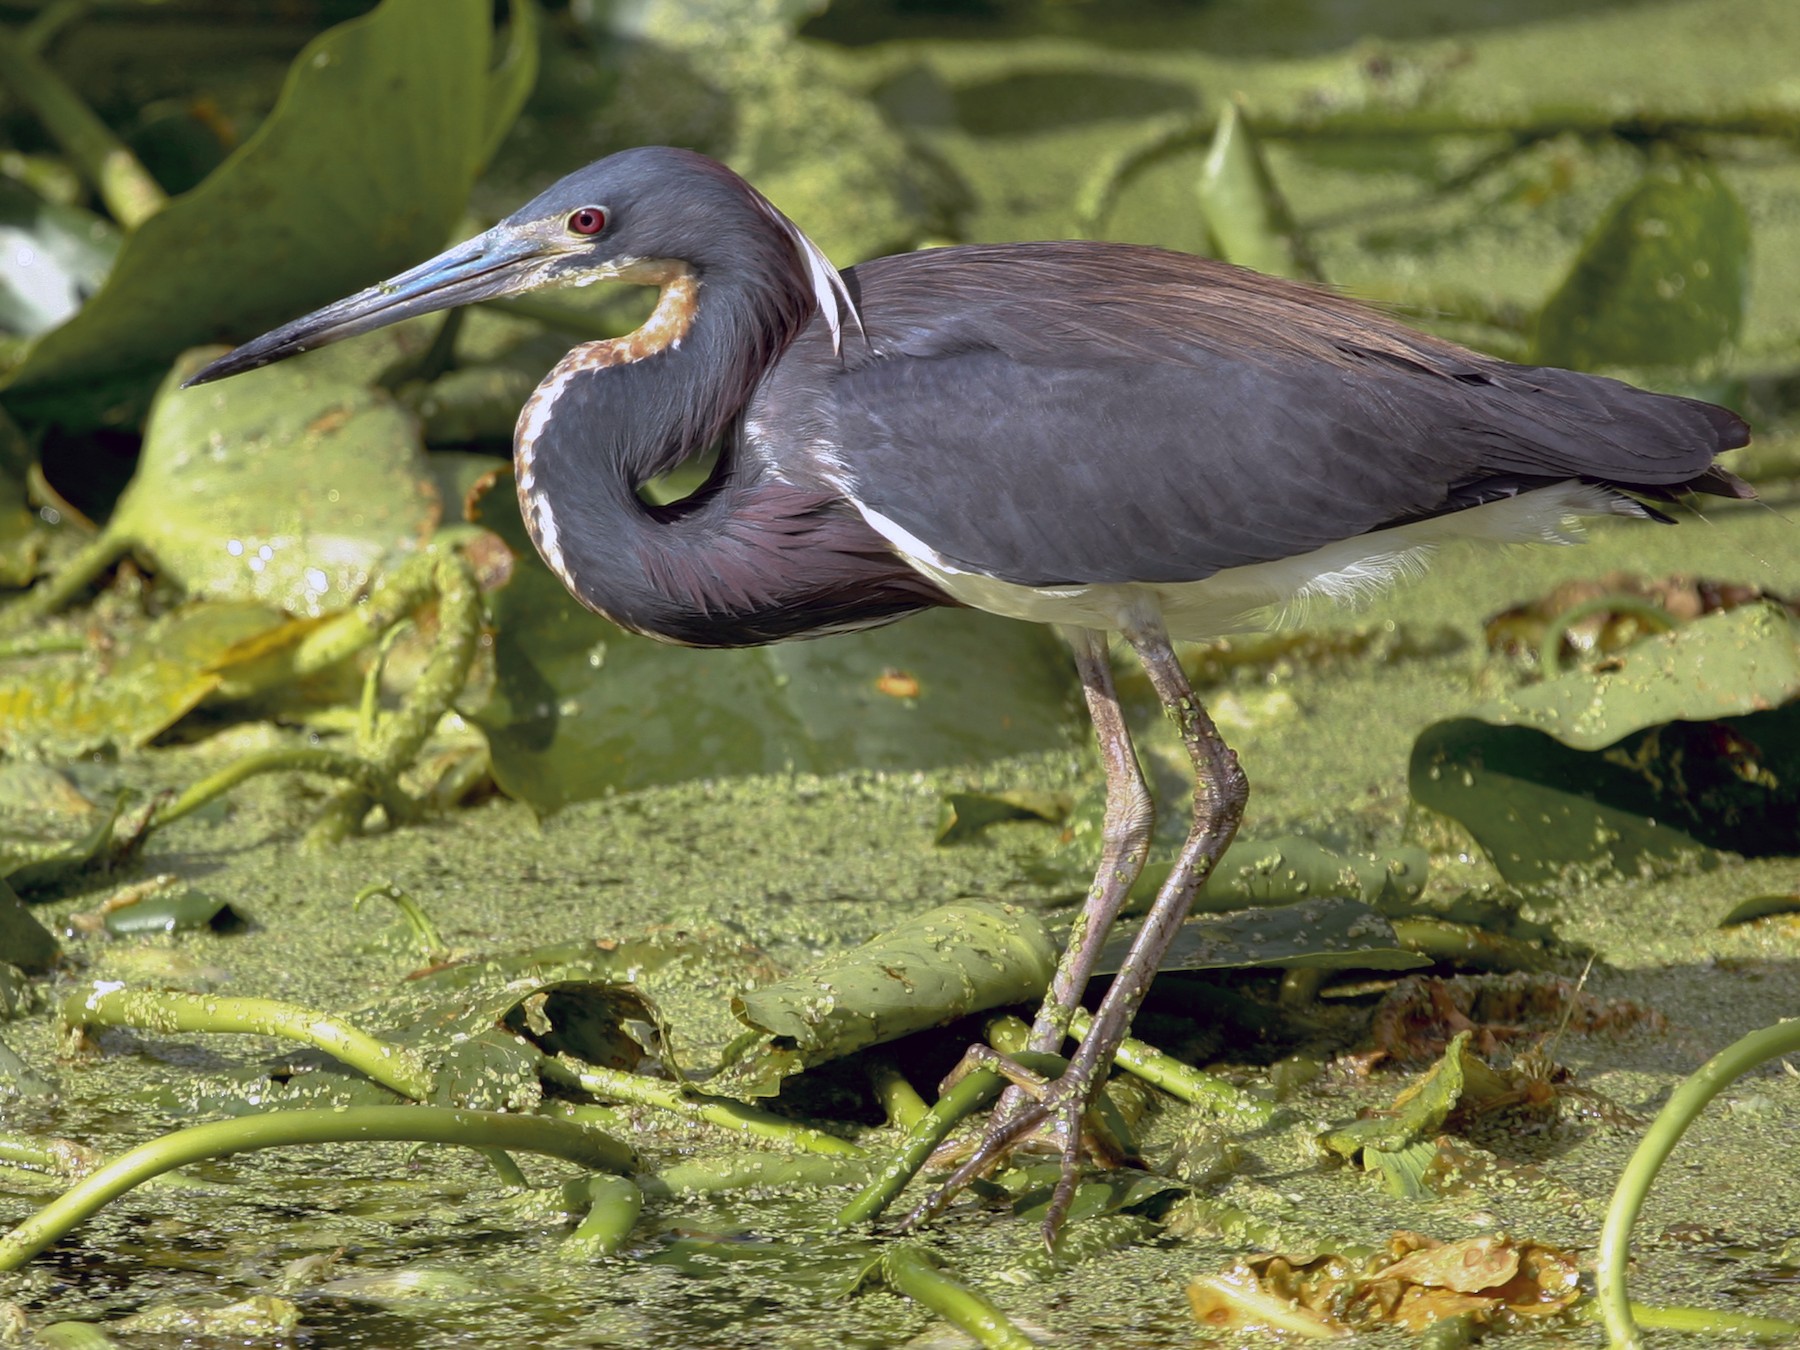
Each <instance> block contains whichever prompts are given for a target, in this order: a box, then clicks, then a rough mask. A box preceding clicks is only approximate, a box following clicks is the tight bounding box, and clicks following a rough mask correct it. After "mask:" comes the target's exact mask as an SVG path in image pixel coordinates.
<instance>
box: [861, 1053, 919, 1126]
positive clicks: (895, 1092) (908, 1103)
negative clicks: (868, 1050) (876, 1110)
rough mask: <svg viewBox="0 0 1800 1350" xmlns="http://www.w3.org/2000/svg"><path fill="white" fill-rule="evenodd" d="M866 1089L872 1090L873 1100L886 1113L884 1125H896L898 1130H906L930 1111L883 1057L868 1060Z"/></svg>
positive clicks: (888, 1060) (902, 1076)
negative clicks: (867, 1084) (886, 1119)
mask: <svg viewBox="0 0 1800 1350" xmlns="http://www.w3.org/2000/svg"><path fill="white" fill-rule="evenodd" d="M869 1086H870V1087H871V1088H872V1089H874V1092H875V1100H876V1101H878V1102H880V1103H881V1109H882V1110H883V1111H885V1112H886V1113H887V1118H888V1124H890V1125H897V1126H899V1127H900V1128H901V1129H902V1130H910V1129H911V1128H912V1127H913V1126H915V1125H917V1124H918V1123H919V1122H920V1121H921V1120H923V1119H925V1113H926V1112H927V1111H929V1110H930V1109H931V1108H930V1107H929V1106H927V1105H926V1104H925V1099H924V1098H923V1097H921V1096H920V1095H919V1093H918V1090H917V1089H916V1088H914V1087H913V1085H912V1084H911V1083H909V1082H907V1081H906V1075H905V1074H903V1073H901V1072H900V1068H899V1066H898V1065H896V1064H895V1063H894V1061H893V1060H891V1059H888V1058H886V1057H884V1056H881V1055H875V1056H871V1057H870V1059H869Z"/></svg>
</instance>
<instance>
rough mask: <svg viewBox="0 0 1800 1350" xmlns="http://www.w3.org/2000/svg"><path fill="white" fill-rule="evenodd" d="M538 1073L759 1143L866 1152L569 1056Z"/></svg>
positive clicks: (769, 1115)
mask: <svg viewBox="0 0 1800 1350" xmlns="http://www.w3.org/2000/svg"><path fill="white" fill-rule="evenodd" d="M538 1071H539V1072H540V1073H541V1074H542V1075H543V1076H544V1077H545V1078H547V1079H549V1080H550V1081H552V1082H555V1083H561V1084H562V1085H564V1086H565V1087H574V1088H580V1089H581V1090H582V1091H583V1092H587V1093H591V1094H592V1095H593V1096H596V1097H602V1098H605V1099H606V1100H608V1101H615V1102H626V1103H629V1104H630V1105H633V1106H649V1107H654V1108H655V1109H656V1110H659V1111H673V1112H675V1113H676V1114H677V1115H682V1116H686V1117H688V1118H689V1119H690V1120H703V1121H705V1122H706V1123H707V1124H709V1125H717V1126H718V1127H720V1128H721V1129H726V1130H732V1131H734V1132H736V1133H738V1134H746V1135H750V1136H752V1137H753V1138H757V1139H768V1140H771V1141H773V1142H775V1143H780V1144H786V1145H787V1146H788V1147H790V1148H796V1149H799V1150H801V1151H802V1152H805V1153H822V1154H829V1155H835V1156H837V1157H841V1158H861V1157H863V1156H864V1150H863V1149H862V1148H861V1147H860V1146H858V1145H856V1144H853V1143H851V1142H850V1141H849V1140H848V1139H840V1138H838V1137H837V1136H836V1135H835V1134H827V1133H825V1131H823V1130H815V1129H813V1128H812V1127H811V1126H807V1125H796V1124H795V1123H794V1122H793V1121H791V1120H788V1119H786V1118H784V1117H782V1116H778V1115H775V1114H774V1113H773V1112H769V1111H759V1110H757V1109H756V1108H755V1107H754V1106H746V1105H744V1104H743V1103H742V1102H737V1101H732V1100H731V1099H730V1098H728V1097H708V1096H705V1095H703V1094H700V1093H687V1092H683V1091H682V1090H681V1089H680V1088H679V1087H677V1086H675V1085H674V1084H673V1083H664V1082H659V1081H658V1080H656V1079H654V1078H645V1077H643V1076H642V1075H640V1074H635V1073H623V1072H621V1071H619V1070H618V1069H606V1068H601V1067H600V1066H598V1065H594V1064H584V1063H582V1062H580V1061H579V1060H576V1059H573V1058H571V1057H570V1056H568V1055H558V1056H557V1057H556V1058H554V1059H552V1058H550V1057H549V1056H548V1055H546V1056H544V1057H543V1058H542V1059H541V1060H540V1061H539V1062H538Z"/></svg>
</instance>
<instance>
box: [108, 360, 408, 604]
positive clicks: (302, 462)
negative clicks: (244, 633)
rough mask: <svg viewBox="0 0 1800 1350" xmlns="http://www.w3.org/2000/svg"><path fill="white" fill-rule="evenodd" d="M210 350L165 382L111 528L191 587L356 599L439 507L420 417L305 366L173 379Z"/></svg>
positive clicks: (308, 599)
mask: <svg viewBox="0 0 1800 1350" xmlns="http://www.w3.org/2000/svg"><path fill="white" fill-rule="evenodd" d="M205 359H206V356H205V352H204V351H202V352H195V353H191V354H190V355H188V356H187V357H184V358H183V360H182V361H181V362H180V363H179V364H178V365H177V366H176V368H175V370H174V371H173V372H172V373H171V374H170V375H169V378H168V379H167V380H166V381H165V382H164V384H163V387H162V390H161V391H160V392H159V394H158V395H157V400H156V404H155V406H154V408H153V410H152V412H151V415H150V425H149V427H148V428H147V429H146V431H145V434H144V451H143V456H142V458H141V459H140V460H139V462H138V469H137V473H136V475H135V476H134V477H133V478H132V480H131V483H130V485H129V486H128V487H127V488H126V489H125V493H124V495H123V496H121V497H120V498H119V504H118V508H117V509H116V510H115V511H114V513H113V517H112V519H111V520H110V521H108V522H107V527H106V533H107V535H108V536H109V537H112V538H115V539H117V540H119V541H121V543H122V544H128V545H130V546H133V547H137V548H141V549H143V550H144V551H145V552H147V553H149V554H150V555H151V556H152V557H153V558H154V559H155V561H156V565H157V567H158V568H159V570H161V571H162V572H163V573H165V574H166V575H167V576H169V577H170V578H171V579H173V580H174V581H176V582H177V583H178V584H179V585H180V586H181V587H182V589H183V590H184V591H185V592H187V593H188V594H189V595H194V596H214V597H218V598H230V599H257V600H262V601H264V602H266V603H269V604H272V605H276V606H279V607H280V608H282V609H284V610H286V611H288V612H289V613H291V614H307V615H316V614H321V613H325V612H328V611H330V610H334V609H341V608H343V607H344V606H346V605H348V604H350V603H351V602H352V601H353V600H354V599H355V598H356V597H357V596H358V595H360V594H361V593H362V592H363V591H364V589H365V588H366V587H367V585H368V582H369V578H370V576H371V575H372V574H373V572H374V571H375V569H376V568H377V567H378V566H379V565H380V564H381V563H382V562H383V561H384V560H386V559H387V558H388V557H389V556H390V555H392V554H394V553H396V552H399V551H401V550H404V549H407V548H412V547H416V546H418V545H420V544H422V543H424V541H425V539H426V538H427V537H428V536H429V534H430V532H431V530H432V529H433V527H435V526H436V524H437V523H438V519H439V517H440V515H441V514H442V508H441V506H440V504H439V502H438V496H437V491H436V489H435V488H434V487H433V485H432V482H431V478H430V474H429V473H428V471H427V469H426V466H425V454H424V448H423V447H422V446H421V445H420V443H419V434H418V428H417V425H416V424H415V423H414V421H413V419H412V416H411V414H409V413H407V412H405V411H404V410H403V409H401V408H400V406H399V405H398V404H396V403H395V402H394V401H393V399H392V398H390V397H389V396H388V395H387V394H386V393H385V392H384V391H382V390H379V389H371V388H369V387H367V386H366V385H365V384H364V383H362V382H361V381H360V380H353V379H344V378H341V377H338V376H337V375H336V374H335V373H334V372H333V371H332V370H331V368H330V365H329V364H328V363H326V364H324V365H320V364H312V363H304V362H289V363H285V364H282V365H278V366H270V367H268V368H266V369H263V370H257V371H251V372H249V373H248V374H245V375H242V376H240V377H239V378H237V379H235V380H232V381H230V382H229V383H228V384H214V385H204V386H202V387H200V388H198V389H182V388H180V387H179V385H180V382H181V380H182V379H183V378H184V377H185V376H187V375H191V374H192V373H193V372H194V370H195V369H196V368H197V367H198V366H199V365H200V364H203V363H204V361H205ZM202 447H204V449H202Z"/></svg>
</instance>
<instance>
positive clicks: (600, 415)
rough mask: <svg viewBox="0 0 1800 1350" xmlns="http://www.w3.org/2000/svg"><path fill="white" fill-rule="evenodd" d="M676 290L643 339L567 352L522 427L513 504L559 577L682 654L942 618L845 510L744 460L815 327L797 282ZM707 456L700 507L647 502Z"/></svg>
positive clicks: (932, 598)
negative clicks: (672, 475)
mask: <svg viewBox="0 0 1800 1350" xmlns="http://www.w3.org/2000/svg"><path fill="white" fill-rule="evenodd" d="M672 275H673V277H674V279H673V280H671V281H670V282H669V283H668V284H666V285H665V286H664V291H663V300H662V302H661V303H659V305H658V308H657V313H656V314H655V315H653V316H652V319H651V320H650V321H649V322H648V323H646V325H645V327H644V328H642V329H640V330H639V331H638V332H637V333H634V334H631V335H629V336H627V337H624V338H619V339H615V340H613V341H612V342H610V343H591V344H587V345H586V346H585V347H580V348H576V349H575V350H574V351H573V352H571V353H570V354H569V356H568V357H567V358H565V359H564V361H563V362H562V363H560V364H559V365H558V367H557V368H556V370H554V371H552V372H551V374H550V376H549V377H547V378H546V380H545V381H544V383H543V385H541V386H540V387H539V390H538V392H537V393H536V394H535V395H534V396H533V398H532V400H531V402H529V403H527V405H526V408H525V410H524V412H523V413H522V414H521V416H520V423H519V436H518V439H517V442H516V445H515V451H516V460H517V472H518V482H519V495H520V505H521V509H522V510H523V511H524V514H525V517H526V522H527V525H528V526H529V527H530V529H531V531H532V536H533V538H534V540H535V541H536V542H537V545H538V551H539V552H540V553H542V554H543V556H544V559H545V561H546V562H547V563H549V565H550V566H551V568H552V570H554V571H555V572H556V573H557V574H558V575H559V576H560V577H561V578H562V580H563V583H564V584H565V585H566V586H568V588H569V590H570V591H571V592H572V593H573V594H574V595H575V596H576V598H578V599H579V600H580V601H581V602H582V603H583V604H585V605H587V606H588V607H589V608H590V609H593V610H595V611H596V612H598V613H600V614H602V615H604V616H605V617H606V618H608V619H611V620H612V621H613V622H615V623H617V624H619V625H620V626H621V627H624V628H628V629H631V630H633V631H635V632H639V633H644V634H646V635H648V636H651V637H656V638H662V639H664V640H667V641H672V642H680V643H685V644H688V645H692V646H705V647H735V646H753V645H758V644H761V643H765V642H773V641H779V640H781V639H783V638H789V637H800V636H808V635H812V634H816V633H821V632H828V631H841V630H843V629H846V628H857V627H866V626H869V625H871V624H875V623H883V622H887V621H889V620H891V619H895V618H899V617H900V616H901V615H903V614H906V613H910V612H912V611H913V610H916V609H919V608H922V607H924V606H927V605H930V604H934V603H945V600H944V597H943V596H941V594H940V593H939V592H937V591H936V589H935V588H934V587H932V586H931V585H930V583H929V582H927V581H925V580H924V578H922V577H919V576H918V575H917V574H915V573H913V572H912V571H911V569H909V568H908V567H906V565H905V564H904V563H903V562H902V561H901V560H900V559H899V558H898V557H896V556H895V555H894V554H893V552H892V551H891V550H890V549H889V548H888V546H887V544H886V542H885V541H884V540H882V539H881V538H880V536H878V535H876V534H875V533H874V531H873V530H871V529H869V527H868V526H867V525H866V524H865V523H864V522H863V520H862V518H861V516H860V515H858V514H857V512H856V510H855V508H854V507H853V506H851V505H850V504H849V503H847V502H845V501H843V500H842V499H840V498H837V497H828V496H822V495H820V494H819V493H817V492H809V491H803V490H801V489H798V488H795V487H792V486H791V485H789V484H786V483H784V482H781V481H779V480H778V479H777V478H776V477H774V476H773V475H772V474H771V473H770V472H769V470H768V468H767V466H765V465H763V464H761V463H760V462H758V461H756V460H754V459H753V458H751V457H749V456H746V455H743V454H741V453H740V431H741V421H742V415H743V411H744V409H745V407H746V405H747V404H748V403H749V401H750V398H751V396H752V394H753V393H754V392H755V389H756V387H757V384H758V383H759V382H760V381H761V379H762V377H763V375H764V374H765V373H766V372H767V371H768V370H769V369H770V368H771V367H772V366H773V365H774V364H775V363H776V362H777V361H778V360H779V359H780V358H781V355H782V353H783V352H784V351H785V350H786V349H787V347H788V345H789V343H791V342H792V341H793V339H794V337H795V336H796V335H797V334H798V333H799V331H800V330H801V328H802V327H803V326H804V325H805V324H806V322H807V321H808V319H809V318H810V315H811V310H812V306H813V302H812V297H811V294H810V292H809V291H807V290H805V289H803V283H802V281H801V279H800V278H799V277H798V276H795V277H794V278H791V279H790V281H789V282H788V284H776V285H770V284H767V283H765V284H763V285H760V286H757V287H755V288H752V287H751V286H749V285H747V284H744V283H742V282H739V281H738V280H736V279H735V278H731V277H718V276H711V277H709V276H707V275H705V274H700V275H699V276H698V285H697V286H691V285H690V283H689V281H684V280H682V279H681V278H683V277H686V278H689V279H690V281H691V279H692V277H693V274H692V273H688V272H685V271H683V272H678V273H674V274H672ZM684 285H687V286H689V289H688V291H687V293H686V294H685V295H684V294H683V293H682V290H681V288H682V287H683V286H684ZM684 306H685V309H684V308H683V307H684ZM715 443H717V444H718V445H719V447H720V453H719V459H718V466H717V468H716V469H715V470H714V472H713V475H712V477H711V479H710V480H709V481H708V482H707V483H706V485H705V486H704V487H702V488H701V489H700V490H699V491H698V492H697V493H695V494H694V495H693V496H692V497H689V498H687V499H686V500H684V501H681V502H677V503H673V504H671V505H669V506H661V507H658V506H651V505H649V504H648V503H646V502H644V501H643V500H642V499H641V498H640V497H639V495H638V492H639V489H641V488H642V487H643V486H644V485H645V484H646V483H648V482H649V481H650V480H651V479H653V478H656V477H658V476H660V475H662V474H665V473H667V472H668V471H669V470H671V469H673V468H675V467H676V466H677V465H679V464H682V463H684V462H686V461H688V460H690V459H692V458H693V457H694V456H696V455H698V454H700V453H702V452H703V451H705V450H707V449H708V448H710V447H711V446H712V445H714V444H715Z"/></svg>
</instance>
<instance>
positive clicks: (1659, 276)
mask: <svg viewBox="0 0 1800 1350" xmlns="http://www.w3.org/2000/svg"><path fill="white" fill-rule="evenodd" d="M1749 282H1750V222H1749V218H1748V217H1747V216H1746V215H1745V214H1744V208H1743V205H1742V203H1740V202H1739V201H1738V199H1737V196H1736V194H1735V193H1733V192H1732V190H1731V188H1730V186H1729V185H1727V183H1726V182H1725V179H1724V178H1723V177H1722V176H1721V175H1720V173H1719V171H1718V169H1716V168H1715V167H1714V166H1713V165H1712V164H1711V162H1709V161H1707V160H1704V159H1699V158H1696V157H1694V156H1691V155H1679V156H1671V157H1670V158H1668V159H1666V160H1664V161H1663V162H1661V163H1659V164H1656V165H1654V166H1652V167H1651V168H1650V169H1649V171H1648V172H1646V173H1645V175H1644V177H1643V179H1642V180H1641V181H1640V182H1639V183H1638V184H1637V186H1635V187H1633V188H1632V189H1631V190H1630V191H1628V192H1627V193H1626V194H1625V195H1624V196H1623V197H1621V198H1620V199H1619V200H1618V201H1617V202H1615V203H1614V204H1613V207H1612V209H1611V211H1609V212H1608V214H1607V216H1606V218H1605V219H1604V220H1603V221H1601V222H1600V224H1599V225H1598V226H1596V227H1595V229H1594V232H1593V234H1592V235H1591V236H1590V237H1589V239H1588V241H1587V244H1586V245H1585V246H1584V247H1583V248H1582V251H1581V255H1580V257H1578V258H1577V259H1576V260H1575V266H1574V267H1573V269H1572V270H1571V271H1570V273H1569V275H1568V278H1567V279H1566V280H1565V281H1564V282H1563V284H1562V286H1561V288H1560V289H1558V291H1557V292H1556V294H1555V295H1553V296H1551V297H1550V300H1549V302H1548V303H1547V304H1546V305H1545V306H1544V309H1543V312H1542V313H1541V314H1540V315H1539V316H1538V331H1537V343H1536V348H1535V350H1534V352H1533V356H1534V359H1536V360H1537V361H1539V362H1540V363H1542V364H1544V365H1550V366H1573V367H1575V368H1576V369H1580V370H1591V369H1593V368H1594V367H1596V366H1685V365H1692V364H1694V363H1696V362H1699V361H1703V360H1705V359H1706V358H1707V357H1710V356H1714V355H1716V354H1717V353H1718V352H1719V351H1720V349H1721V348H1723V347H1724V346H1725V345H1726V344H1728V343H1730V342H1733V341H1735V340H1736V338H1737V336H1738V333H1739V331H1740V330H1741V329H1742V327H1743V323H1744V308H1745V304H1746V302H1747V300H1748V296H1749Z"/></svg>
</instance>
